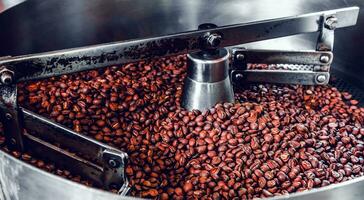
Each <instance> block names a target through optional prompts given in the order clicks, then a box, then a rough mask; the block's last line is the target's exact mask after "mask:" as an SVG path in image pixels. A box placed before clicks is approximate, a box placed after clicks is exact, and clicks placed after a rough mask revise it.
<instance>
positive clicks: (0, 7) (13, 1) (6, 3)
mask: <svg viewBox="0 0 364 200" xmlns="http://www.w3.org/2000/svg"><path fill="white" fill-rule="evenodd" d="M24 1H25V0H0V13H2V12H4V11H5V10H8V9H10V8H12V7H14V6H16V5H18V4H20V3H22V2H24Z"/></svg>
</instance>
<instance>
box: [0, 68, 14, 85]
mask: <svg viewBox="0 0 364 200" xmlns="http://www.w3.org/2000/svg"><path fill="white" fill-rule="evenodd" d="M0 79H1V83H3V84H5V85H10V84H11V83H12V82H13V75H12V74H11V73H10V72H8V71H4V72H3V73H1V76H0Z"/></svg>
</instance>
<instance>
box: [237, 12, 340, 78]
mask: <svg viewBox="0 0 364 200" xmlns="http://www.w3.org/2000/svg"><path fill="white" fill-rule="evenodd" d="M319 25H320V33H319V36H318V40H317V45H316V51H272V50H251V49H249V50H248V49H244V48H233V49H232V60H233V62H232V70H231V71H230V75H231V76H230V77H231V80H232V82H233V84H235V85H239V84H242V83H244V82H253V83H254V82H265V83H283V84H300V85H326V84H328V83H329V79H330V66H331V63H332V60H333V57H334V55H333V53H332V50H333V47H334V30H335V29H336V28H337V25H338V19H337V17H336V15H335V14H323V15H322V16H321V20H320V21H319ZM249 64H265V65H266V67H267V69H254V68H253V69H251V68H249V67H248V65H249ZM272 64H273V65H272ZM271 66H274V68H275V69H271V68H272V67H271ZM282 68H283V69H282Z"/></svg>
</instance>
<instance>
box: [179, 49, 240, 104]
mask: <svg viewBox="0 0 364 200" xmlns="http://www.w3.org/2000/svg"><path fill="white" fill-rule="evenodd" d="M223 102H234V92H233V88H232V85H231V81H230V78H229V51H228V50H227V49H225V48H222V49H217V50H213V51H200V52H196V53H191V54H187V77H186V79H185V84H184V88H183V96H182V106H183V107H184V108H186V109H187V110H193V109H197V110H200V111H205V110H207V109H210V108H212V107H213V106H215V105H216V104H217V103H223Z"/></svg>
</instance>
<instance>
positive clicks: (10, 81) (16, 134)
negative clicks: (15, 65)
mask: <svg viewBox="0 0 364 200" xmlns="http://www.w3.org/2000/svg"><path fill="white" fill-rule="evenodd" d="M13 77H14V72H12V71H11V70H8V69H7V68H5V67H2V68H1V69H0V119H1V122H3V126H4V132H5V141H6V144H7V145H8V147H9V148H11V149H18V150H23V149H24V145H23V139H22V132H23V126H22V123H21V121H20V120H19V119H20V118H21V113H20V112H19V107H18V103H17V88H16V84H15V82H14V78H13Z"/></svg>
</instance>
